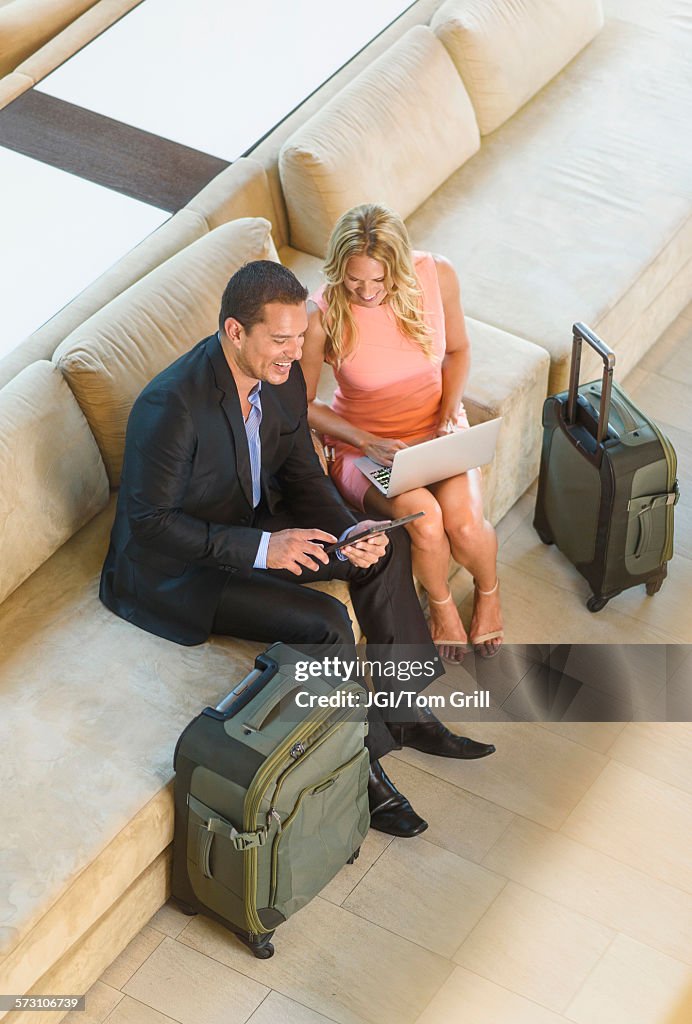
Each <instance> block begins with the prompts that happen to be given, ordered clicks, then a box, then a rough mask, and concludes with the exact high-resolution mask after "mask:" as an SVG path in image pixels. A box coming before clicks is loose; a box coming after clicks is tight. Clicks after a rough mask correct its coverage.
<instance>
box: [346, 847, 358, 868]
mask: <svg viewBox="0 0 692 1024" xmlns="http://www.w3.org/2000/svg"><path fill="white" fill-rule="evenodd" d="M359 857H360V846H359V847H358V849H357V850H355V851H354V852H353V853H352V854H351V856H350V857H349V858H348V860H347V861H346V863H347V864H355V863H356V861H357V860H358V858H359Z"/></svg>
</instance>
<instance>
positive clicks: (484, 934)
mask: <svg viewBox="0 0 692 1024" xmlns="http://www.w3.org/2000/svg"><path fill="white" fill-rule="evenodd" d="M615 934H616V933H615V932H614V931H613V930H612V929H611V928H606V927H604V925H602V924H597V923H596V922H595V921H592V920H591V919H590V918H588V917H584V915H583V914H577V913H575V912H574V911H573V910H568V909H567V908H565V907H563V906H561V905H560V904H559V903H555V902H554V900H549V899H547V898H546V897H545V896H539V895H538V894H537V893H535V892H532V891H531V890H530V889H525V888H524V887H523V886H521V885H517V884H516V883H515V882H509V883H508V884H507V886H506V888H505V889H503V891H502V892H501V893H500V895H499V896H498V897H497V899H496V900H495V902H494V903H493V905H492V906H491V907H490V908H489V910H488V911H487V912H486V913H485V914H484V916H483V917H482V918H481V920H480V921H479V922H478V924H477V925H476V927H475V928H474V929H473V931H472V932H471V934H470V935H469V936H468V938H467V939H466V940H465V941H464V942H463V943H462V945H461V947H460V948H459V949H458V950H457V952H456V954H455V956H454V960H455V961H456V963H458V964H460V965H461V966H462V967H466V968H468V970H470V971H474V973H476V974H480V975H482V976H483V977H484V978H487V979H488V980H489V981H495V982H497V984H498V985H502V986H503V987H504V988H508V989H511V991H512V992H517V993H518V994H519V995H522V996H526V998H527V999H532V1000H534V1001H535V1002H537V1003H541V1004H542V1005H544V1006H547V1007H548V1008H549V1009H551V1010H556V1011H558V1012H562V1011H563V1010H564V1009H565V1007H566V1006H567V1004H568V1003H569V1002H570V1000H571V999H572V998H573V996H574V995H575V993H576V992H577V990H578V989H579V987H580V985H581V984H582V982H583V981H584V980H585V979H586V977H587V975H588V974H589V972H590V971H591V969H592V968H593V967H594V965H595V964H596V962H597V961H598V959H599V958H600V957H601V955H602V954H603V953H604V952H605V950H606V949H607V947H608V946H609V945H610V943H611V942H612V940H613V938H614V937H615Z"/></svg>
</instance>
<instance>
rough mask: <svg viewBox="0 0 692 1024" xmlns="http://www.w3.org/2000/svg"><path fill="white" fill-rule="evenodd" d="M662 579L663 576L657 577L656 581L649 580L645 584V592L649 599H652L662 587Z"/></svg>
mask: <svg viewBox="0 0 692 1024" xmlns="http://www.w3.org/2000/svg"><path fill="white" fill-rule="evenodd" d="M664 579H665V576H657V577H656V579H654V580H649V582H648V583H647V584H646V592H647V594H648V595H649V597H653V596H654V594H657V593H658V592H659V590H660V589H661V587H662V586H663V580H664Z"/></svg>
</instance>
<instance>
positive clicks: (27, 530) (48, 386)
mask: <svg viewBox="0 0 692 1024" xmlns="http://www.w3.org/2000/svg"><path fill="white" fill-rule="evenodd" d="M0 480H1V481H2V490H1V491H0V566H2V571H1V572H0V603H1V602H2V601H3V600H4V598H5V597H7V595H8V594H11V593H12V591H13V590H14V589H15V588H16V587H18V586H19V584H20V583H22V582H23V581H24V580H25V579H26V578H27V577H28V576H30V575H31V573H32V572H34V570H35V569H37V568H38V566H40V565H41V564H42V563H43V562H44V561H45V560H46V559H47V558H48V557H49V556H50V555H52V554H53V552H54V551H56V550H57V549H58V548H59V547H60V545H61V544H64V543H65V541H66V540H68V538H69V537H71V536H72V534H73V533H75V532H76V531H77V530H78V529H79V528H80V527H81V526H83V525H84V523H86V522H88V521H89V520H90V519H91V518H92V517H93V516H95V515H96V513H97V512H100V511H101V509H103V508H105V506H106V504H107V502H108V480H107V477H106V471H105V468H104V465H103V460H102V459H101V454H100V452H99V450H98V448H97V446H96V441H95V440H94V438H93V435H92V433H91V431H90V430H89V427H88V425H87V422H86V420H85V418H84V415H83V413H82V411H81V409H80V408H79V406H78V405H77V403H76V401H75V400H74V396H73V395H72V392H71V391H70V389H69V388H68V386H67V384H66V383H65V381H64V380H63V378H62V375H61V373H60V371H59V370H58V369H57V368H56V367H55V366H53V365H52V363H49V362H39V363H34V364H33V365H32V366H29V367H27V368H26V369H25V370H23V371H22V373H20V374H19V376H17V377H15V379H14V380H13V381H11V382H10V383H9V384H8V385H7V386H6V387H4V388H2V390H0Z"/></svg>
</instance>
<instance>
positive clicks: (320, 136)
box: [279, 25, 480, 256]
mask: <svg viewBox="0 0 692 1024" xmlns="http://www.w3.org/2000/svg"><path fill="white" fill-rule="evenodd" d="M479 145H480V136H479V133H478V125H477V124H476V118H475V115H474V112H473V108H472V106H471V103H470V101H469V97H468V94H467V92H466V89H465V88H464V85H463V83H462V81H461V79H460V78H459V75H458V74H457V72H456V70H455V68H454V65H453V63H452V61H451V60H450V58H449V55H448V54H447V51H446V50H445V48H444V46H442V45H441V43H440V42H439V40H437V39H436V38H435V36H434V34H433V33H432V32H431V31H430V29H428V28H427V27H425V26H423V25H418V26H416V27H415V28H412V29H411V30H410V31H409V32H407V33H406V35H404V36H402V38H401V39H400V40H399V41H398V42H397V43H395V44H394V46H392V47H391V48H390V49H389V50H387V51H386V52H385V53H384V54H382V56H381V57H379V58H378V59H377V60H376V61H374V62H373V63H372V64H371V65H370V66H369V67H368V68H366V69H365V71H363V72H362V73H361V74H360V75H358V77H357V78H355V79H354V80H353V81H352V82H351V83H350V84H349V85H347V86H346V88H345V89H343V90H342V91H341V92H340V93H338V95H337V96H335V97H334V98H333V99H332V100H330V102H329V103H328V104H327V105H326V106H325V107H324V108H323V109H322V110H321V111H320V112H319V113H317V114H315V115H314V116H313V117H311V118H310V119H309V120H308V121H307V122H306V123H305V124H304V125H303V126H302V127H301V128H299V129H298V130H297V131H296V132H295V133H294V134H293V135H292V136H291V137H290V138H289V139H287V140H286V142H285V143H284V145H283V146H282V148H281V152H280V154H279V171H280V174H281V183H282V186H283V190H284V196H285V199H286V207H287V209H288V217H289V223H290V232H291V245H292V246H294V247H295V248H297V249H302V250H304V251H305V252H309V253H311V254H312V255H313V256H324V253H325V250H326V247H327V242H328V240H329V235H330V233H331V231H332V228H333V227H334V224H335V222H336V221H337V219H338V218H339V217H340V216H341V214H342V213H344V212H345V211H346V210H348V209H350V208H351V207H352V206H357V205H358V204H359V203H366V202H380V203H384V204H385V205H387V206H390V207H391V208H392V209H394V210H396V212H397V213H399V214H400V215H401V216H402V217H407V216H408V215H409V214H410V213H413V211H414V210H415V209H416V208H417V207H418V206H420V204H421V203H422V202H423V201H424V200H425V199H427V197H428V196H429V195H430V193H431V192H434V190H435V189H436V188H438V186H439V185H441V184H442V182H443V181H444V180H445V179H446V178H448V177H449V175H450V174H452V173H453V172H454V171H455V170H456V169H457V168H458V167H460V166H461V164H463V163H464V162H465V161H466V160H467V159H468V158H469V157H470V156H471V155H472V154H473V153H475V152H476V150H477V149H478V147H479Z"/></svg>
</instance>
